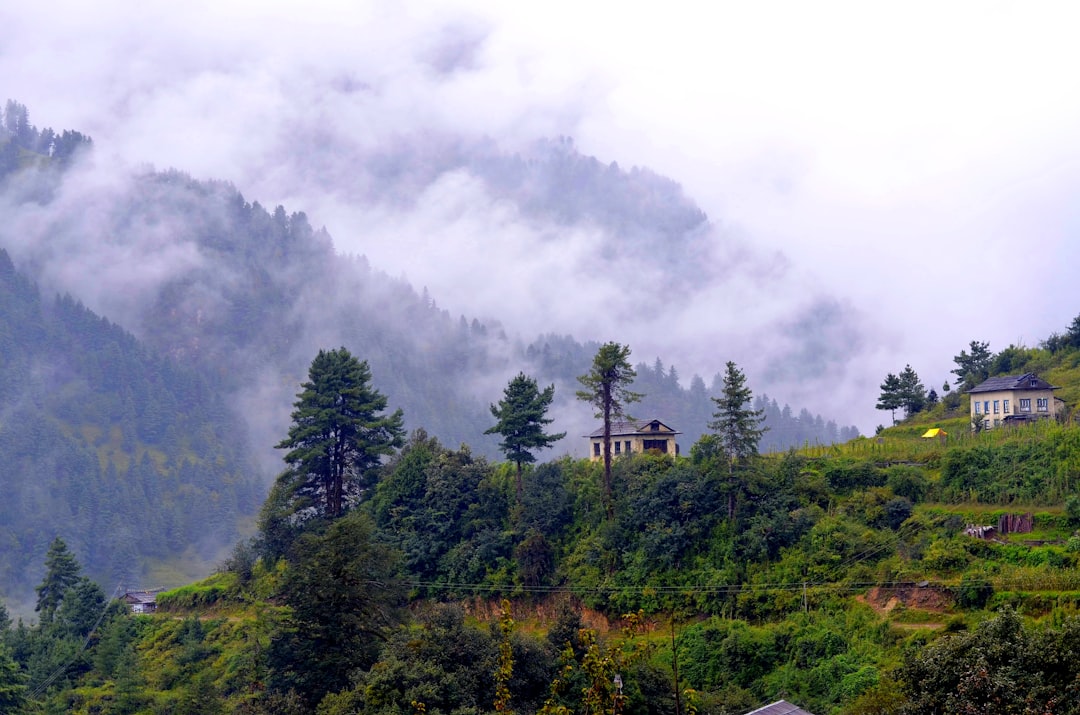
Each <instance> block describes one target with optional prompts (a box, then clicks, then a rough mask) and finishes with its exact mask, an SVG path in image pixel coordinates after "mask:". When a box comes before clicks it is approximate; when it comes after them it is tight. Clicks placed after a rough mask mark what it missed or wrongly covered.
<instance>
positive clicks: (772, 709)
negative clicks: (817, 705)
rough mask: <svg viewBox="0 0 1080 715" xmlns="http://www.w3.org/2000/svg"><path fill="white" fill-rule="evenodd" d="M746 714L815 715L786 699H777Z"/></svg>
mask: <svg viewBox="0 0 1080 715" xmlns="http://www.w3.org/2000/svg"><path fill="white" fill-rule="evenodd" d="M746 715H813V713H811V712H810V711H808V710H803V709H802V708H800V707H799V706H797V705H792V704H791V703H789V702H788V701H786V700H777V701H776V702H775V703H773V704H771V705H766V706H765V707H763V708H758V709H757V710H751V711H750V712H748V713H746Z"/></svg>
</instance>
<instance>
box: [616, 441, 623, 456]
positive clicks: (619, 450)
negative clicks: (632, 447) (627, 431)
mask: <svg viewBox="0 0 1080 715" xmlns="http://www.w3.org/2000/svg"><path fill="white" fill-rule="evenodd" d="M615 454H622V442H616V443H615Z"/></svg>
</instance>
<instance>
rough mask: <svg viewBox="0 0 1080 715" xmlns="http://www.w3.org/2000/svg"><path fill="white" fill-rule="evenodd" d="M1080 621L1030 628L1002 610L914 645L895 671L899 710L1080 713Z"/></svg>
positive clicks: (1005, 714)
mask: <svg viewBox="0 0 1080 715" xmlns="http://www.w3.org/2000/svg"><path fill="white" fill-rule="evenodd" d="M1078 676H1080V621H1078V620H1077V619H1075V618H1071V619H1068V620H1067V621H1065V623H1063V624H1062V625H1061V626H1060V627H1058V628H1040V629H1036V628H1029V627H1026V626H1025V625H1024V624H1023V622H1022V621H1021V620H1020V617H1019V616H1018V615H1017V614H1016V613H1015V612H1014V611H1011V610H1006V611H1004V612H1002V613H1001V614H1000V615H998V616H997V617H996V618H993V619H991V620H989V621H986V622H985V623H981V624H979V626H978V628H976V629H975V630H974V631H971V632H965V633H957V634H953V635H949V636H946V637H944V638H941V639H940V640H938V641H936V642H935V643H933V644H931V645H929V646H927V647H925V648H922V649H919V650H917V651H914V652H913V653H912V654H911V655H910V656H909V657H908V658H907V660H906V661H905V663H904V665H903V667H902V668H901V669H900V671H899V680H900V683H901V686H902V689H903V692H904V694H905V695H906V696H907V702H906V703H905V704H904V705H903V707H902V708H901V710H900V711H901V712H902V713H912V714H913V715H914V714H915V713H920V714H921V713H967V712H972V713H975V712H993V713H1001V714H1002V715H1012V714H1014V713H1015V714H1016V715H1021V714H1027V713H1045V712H1053V713H1063V714H1065V715H1069V714H1072V713H1078V712H1080V687H1078V683H1080V678H1078Z"/></svg>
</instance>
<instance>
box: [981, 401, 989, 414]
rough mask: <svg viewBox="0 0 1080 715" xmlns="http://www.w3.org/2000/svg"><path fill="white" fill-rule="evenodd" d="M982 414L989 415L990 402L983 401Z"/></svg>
mask: <svg viewBox="0 0 1080 715" xmlns="http://www.w3.org/2000/svg"><path fill="white" fill-rule="evenodd" d="M983 412H985V413H986V414H990V400H983Z"/></svg>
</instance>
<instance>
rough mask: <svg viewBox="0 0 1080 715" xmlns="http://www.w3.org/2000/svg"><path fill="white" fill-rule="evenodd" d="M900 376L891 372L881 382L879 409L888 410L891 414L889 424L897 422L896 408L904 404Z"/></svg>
mask: <svg viewBox="0 0 1080 715" xmlns="http://www.w3.org/2000/svg"><path fill="white" fill-rule="evenodd" d="M901 389H902V388H901V385H900V378H898V377H897V376H896V375H894V374H892V373H891V372H890V373H889V374H888V375H886V376H885V382H883V383H881V395H880V396H879V397H878V401H877V409H879V410H888V411H889V414H890V422H889V424H896V409H897V408H898V407H902V406H903V402H902V398H901V395H900V391H901Z"/></svg>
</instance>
